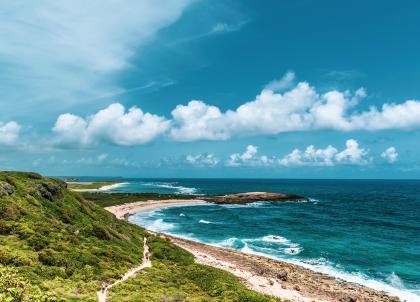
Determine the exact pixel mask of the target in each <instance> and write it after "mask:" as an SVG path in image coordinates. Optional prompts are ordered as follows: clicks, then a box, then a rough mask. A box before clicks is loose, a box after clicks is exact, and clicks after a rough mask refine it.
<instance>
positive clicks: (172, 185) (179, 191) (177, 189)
mask: <svg viewBox="0 0 420 302" xmlns="http://www.w3.org/2000/svg"><path fill="white" fill-rule="evenodd" d="M143 186H148V187H155V188H164V189H172V190H175V194H185V195H192V194H194V193H196V192H197V189H196V188H189V187H184V186H179V185H176V183H169V182H145V183H143Z"/></svg>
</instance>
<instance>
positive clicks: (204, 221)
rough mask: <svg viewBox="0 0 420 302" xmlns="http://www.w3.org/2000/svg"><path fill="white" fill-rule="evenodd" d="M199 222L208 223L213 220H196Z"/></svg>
mask: <svg viewBox="0 0 420 302" xmlns="http://www.w3.org/2000/svg"><path fill="white" fill-rule="evenodd" d="M198 222H199V223H204V224H210V223H213V222H211V221H208V220H204V219H200V221H198Z"/></svg>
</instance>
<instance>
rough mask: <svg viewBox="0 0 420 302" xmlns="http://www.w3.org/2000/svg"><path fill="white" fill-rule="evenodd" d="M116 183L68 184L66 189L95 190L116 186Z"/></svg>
mask: <svg viewBox="0 0 420 302" xmlns="http://www.w3.org/2000/svg"><path fill="white" fill-rule="evenodd" d="M118 183H119V182H118V181H100V182H93V183H70V184H68V188H69V189H70V190H97V189H100V188H102V187H104V186H111V185H115V184H118Z"/></svg>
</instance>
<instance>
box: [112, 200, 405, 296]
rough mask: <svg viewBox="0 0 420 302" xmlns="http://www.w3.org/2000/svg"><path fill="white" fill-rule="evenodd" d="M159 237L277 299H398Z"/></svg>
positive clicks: (152, 204)
mask: <svg viewBox="0 0 420 302" xmlns="http://www.w3.org/2000/svg"><path fill="white" fill-rule="evenodd" d="M200 203H206V202H205V201H203V200H199V199H191V200H159V201H143V202H134V203H129V204H123V205H117V206H111V207H107V208H105V209H106V210H108V211H109V212H111V213H113V214H114V215H115V216H116V217H117V218H118V219H127V217H128V216H130V215H133V214H135V213H138V212H145V211H151V210H155V209H158V208H166V207H170V206H181V205H192V204H200ZM149 232H151V231H149ZM151 233H153V232H151ZM158 235H160V236H162V237H164V238H168V239H169V240H171V242H172V243H174V244H176V245H178V246H179V247H181V248H184V249H186V250H188V251H190V252H191V253H192V254H193V255H194V256H195V259H196V262H197V263H200V264H205V265H209V266H212V267H215V268H219V269H223V270H225V271H228V272H230V273H233V274H234V275H236V276H238V277H239V278H241V279H242V280H243V281H244V282H245V284H246V285H247V286H248V287H249V288H250V289H253V290H256V291H258V292H261V293H264V294H269V295H272V296H275V297H278V298H282V299H288V300H291V301H297V302H310V301H316V302H330V301H340V302H353V301H366V302H368V301H369V302H373V301H380V302H382V301H389V302H391V301H392V302H397V301H400V299H399V298H397V297H393V296H390V295H388V294H387V293H385V292H382V291H377V290H374V289H371V288H368V287H365V286H362V285H359V284H355V283H351V282H347V281H344V280H340V279H337V278H335V277H333V276H330V275H327V274H323V273H318V272H314V271H312V270H309V269H307V268H304V267H302V266H299V265H297V264H292V263H288V262H285V261H281V260H277V259H276V260H274V259H271V258H268V257H264V256H259V255H254V254H248V253H243V252H239V251H235V250H230V249H225V248H220V247H216V246H212V245H208V244H204V243H200V242H197V241H192V240H187V239H184V238H180V237H177V236H173V235H168V234H163V233H159V234H158Z"/></svg>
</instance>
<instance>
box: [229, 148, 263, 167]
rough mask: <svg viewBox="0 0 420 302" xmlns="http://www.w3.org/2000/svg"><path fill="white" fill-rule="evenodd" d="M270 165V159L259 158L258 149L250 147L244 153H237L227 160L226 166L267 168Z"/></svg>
mask: <svg viewBox="0 0 420 302" xmlns="http://www.w3.org/2000/svg"><path fill="white" fill-rule="evenodd" d="M269 163H270V159H269V158H268V157H267V156H265V155H262V156H258V147H256V146H253V145H248V146H247V147H246V150H245V152H244V153H242V154H240V153H235V154H232V155H230V156H229V158H228V159H227V160H226V165H227V166H231V167H241V166H266V165H268V164H269Z"/></svg>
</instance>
